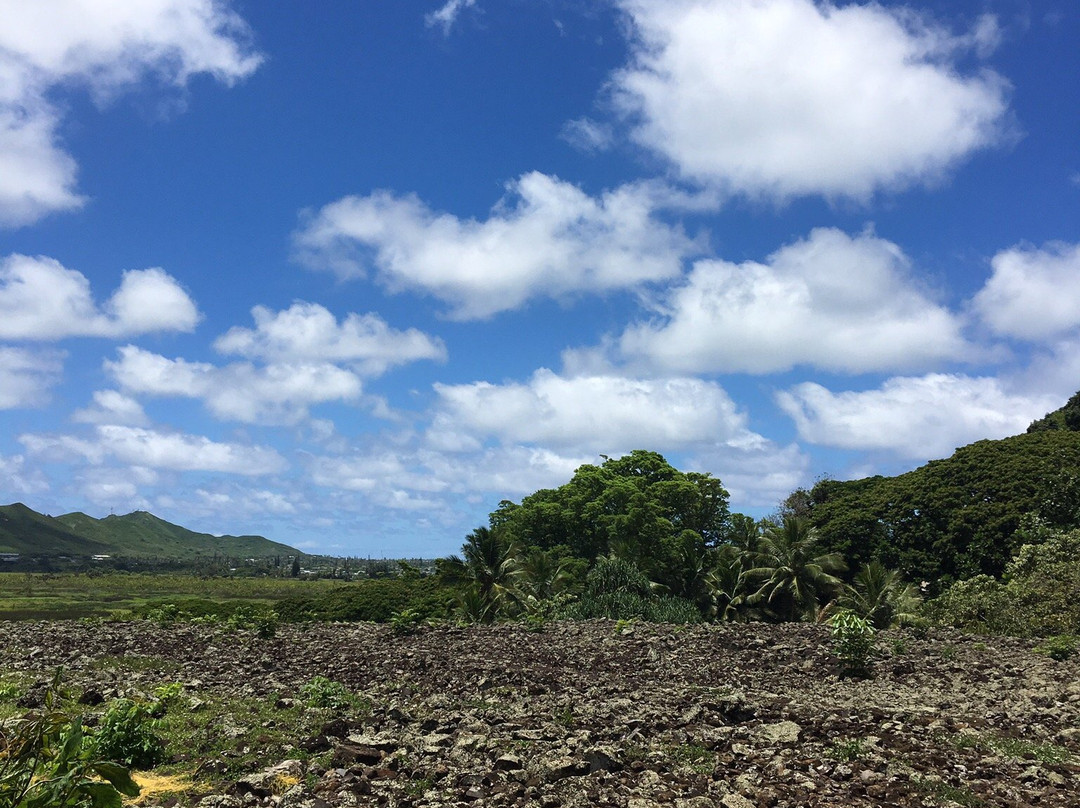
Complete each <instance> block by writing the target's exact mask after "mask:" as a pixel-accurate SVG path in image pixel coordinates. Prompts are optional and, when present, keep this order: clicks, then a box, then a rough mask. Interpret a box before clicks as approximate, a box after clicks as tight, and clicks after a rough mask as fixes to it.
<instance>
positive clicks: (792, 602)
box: [747, 516, 845, 620]
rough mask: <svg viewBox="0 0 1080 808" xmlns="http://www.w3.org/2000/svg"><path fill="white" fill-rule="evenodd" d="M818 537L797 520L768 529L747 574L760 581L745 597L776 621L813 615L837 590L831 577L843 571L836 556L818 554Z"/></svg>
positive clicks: (789, 518) (837, 583)
mask: <svg viewBox="0 0 1080 808" xmlns="http://www.w3.org/2000/svg"><path fill="white" fill-rule="evenodd" d="M818 549H819V548H818V533H817V531H816V530H815V529H814V528H813V527H812V526H811V525H810V523H809V522H808V521H807V520H806V519H803V518H801V517H798V516H787V517H784V520H783V522H782V523H780V524H778V525H777V524H774V525H770V526H769V527H768V528H767V529H766V531H765V534H764V536H762V539H761V550H760V552H759V553H758V555H757V557H756V559H755V560H756V562H757V566H755V567H754V568H752V569H751V570H749V571H748V572H747V575H748V577H749V578H750V579H751V580H754V581H761V584H760V586H759V587H758V589H757V591H756V592H754V593H753V595H751V596H750V597H749V600H750V602H751V603H757V604H762V605H763V606H764V608H766V609H767V610H768V614H769V615H770V616H772V617H773V618H774V619H779V620H799V619H800V618H803V617H807V616H812V615H814V614H815V613H816V611H817V609H818V607H819V605H820V604H821V603H822V602H823V601H826V600H828V599H830V598H831V597H832V596H833V595H834V594H835V593H837V592H838V591H839V590H840V588H841V581H840V579H839V578H837V577H836V575H835V574H834V573H839V572H842V571H843V570H844V569H845V566H844V560H843V559H842V558H841V557H840V555H839V554H837V553H823V554H818Z"/></svg>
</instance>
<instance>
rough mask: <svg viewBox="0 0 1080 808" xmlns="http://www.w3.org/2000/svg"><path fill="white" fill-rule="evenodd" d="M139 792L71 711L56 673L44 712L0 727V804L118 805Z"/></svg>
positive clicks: (36, 807) (33, 807)
mask: <svg viewBox="0 0 1080 808" xmlns="http://www.w3.org/2000/svg"><path fill="white" fill-rule="evenodd" d="M121 795H125V796H128V797H136V796H138V795H139V786H138V785H137V784H136V783H135V781H134V780H132V779H131V775H130V773H129V772H128V770H127V769H126V768H125V767H124V766H121V765H119V764H118V763H115V762H112V761H109V760H106V759H103V758H102V756H101V750H100V747H99V746H98V745H97V744H96V743H93V742H92V741H91V739H89V738H88V737H87V736H86V734H85V731H84V729H83V725H82V719H81V718H80V717H79V716H77V715H75V714H74V713H72V712H70V711H69V709H68V707H67V697H66V694H65V693H64V692H63V691H62V690H61V688H60V674H59V672H58V673H57V675H56V677H55V678H54V680H53V683H52V686H51V687H50V688H49V690H48V691H47V692H46V694H45V701H44V706H43V708H42V709H41V710H40V711H37V712H34V713H29V714H27V715H25V716H23V717H22V718H19V719H16V720H14V721H9V722H6V723H5V724H4V725H3V726H2V727H0V805H2V806H5V808H7V806H11V808H68V806H70V807H71V808H75V807H76V806H78V808H120V805H121V802H122V800H121Z"/></svg>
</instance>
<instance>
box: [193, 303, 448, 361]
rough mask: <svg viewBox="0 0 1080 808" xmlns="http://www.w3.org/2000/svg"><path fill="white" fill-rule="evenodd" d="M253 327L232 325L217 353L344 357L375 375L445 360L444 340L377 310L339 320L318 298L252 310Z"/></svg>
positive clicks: (219, 342)
mask: <svg viewBox="0 0 1080 808" xmlns="http://www.w3.org/2000/svg"><path fill="white" fill-rule="evenodd" d="M251 314H252V316H253V317H254V318H255V328H253V329H252V328H240V327H236V328H232V329H230V330H229V331H228V332H227V333H226V334H224V335H222V336H221V337H219V338H218V339H217V341H215V343H214V348H215V349H216V350H217V351H218V352H219V353H224V354H237V355H239V356H244V357H247V358H249V359H262V360H266V361H270V362H345V363H348V364H350V365H352V366H354V367H356V368H357V369H358V370H359V371H360V372H362V373H365V374H368V375H377V374H379V373H382V372H383V371H385V370H386V369H387V368H389V367H392V366H394V365H400V364H405V363H407V362H415V361H417V360H420V359H434V360H438V361H444V360H445V359H446V346H445V345H444V344H443V342H442V340H439V339H437V338H434V337H430V336H428V335H427V334H425V333H423V332H422V331H419V330H417V329H415V328H410V329H408V330H407V331H398V330H396V329H393V328H391V327H390V326H389V325H387V323H386V321H385V320H383V319H382V318H381V317H379V316H378V315H376V314H362V315H361V314H349V315H347V316H346V317H345V320H344V321H343V322H341V323H340V324H339V323H338V321H337V319H336V318H335V317H334V315H333V314H331V313H330V312H329V311H328V310H327V309H325V308H323V307H322V306H320V305H318V304H316V303H304V302H297V303H294V304H293V305H292V306H291V307H289V308H288V309H286V310H284V311H279V312H274V311H271V310H270V309H268V308H266V307H264V306H256V307H255V308H253V309H252V310H251Z"/></svg>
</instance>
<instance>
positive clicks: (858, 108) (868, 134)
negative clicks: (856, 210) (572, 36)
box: [612, 0, 1007, 200]
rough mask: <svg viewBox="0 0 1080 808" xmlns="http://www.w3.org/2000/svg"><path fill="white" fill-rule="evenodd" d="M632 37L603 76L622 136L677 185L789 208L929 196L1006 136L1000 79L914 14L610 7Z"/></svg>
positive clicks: (692, 1)
mask: <svg viewBox="0 0 1080 808" xmlns="http://www.w3.org/2000/svg"><path fill="white" fill-rule="evenodd" d="M619 5H620V6H621V7H622V8H623V10H624V11H625V12H626V13H627V15H628V17H629V19H630V20H631V22H632V26H633V31H634V34H635V37H634V39H633V41H632V43H631V47H632V55H631V59H630V62H629V64H628V65H627V66H626V67H624V68H622V69H620V70H618V71H616V72H615V73H614V75H613V77H612V90H613V94H614V100H615V103H616V106H617V108H618V109H619V110H620V111H621V112H622V114H623V115H625V116H626V118H627V119H628V120H629V121H630V124H631V127H632V131H631V136H632V137H633V138H634V139H635V140H636V141H637V142H638V143H640V144H641V145H643V146H645V147H646V148H648V149H650V150H652V151H654V152H656V153H658V154H659V155H661V156H663V157H664V158H666V159H667V160H669V161H670V162H671V164H672V165H673V166H674V167H675V169H676V170H677V172H678V173H679V174H680V175H681V176H682V177H684V178H686V179H688V180H691V181H694V182H698V183H702V184H706V185H716V186H719V187H721V188H723V189H724V190H726V191H729V192H732V193H740V194H747V195H750V196H755V197H758V196H764V197H769V198H774V199H779V200H784V199H787V198H790V197H794V196H801V195H807V194H824V195H826V196H829V197H854V198H859V199H865V198H868V197H870V196H871V195H872V194H873V193H875V192H876V191H879V190H883V189H884V190H891V189H897V188H902V187H905V186H910V185H915V184H925V183H931V182H933V181H934V180H936V179H937V178H939V177H940V176H941V175H942V174H943V172H945V171H947V170H948V169H950V168H952V167H953V166H954V165H955V164H956V163H957V162H959V161H960V160H962V159H964V158H965V157H967V156H969V155H970V154H971V153H972V152H973V151H975V150H978V149H981V148H985V147H988V146H991V145H993V144H995V143H997V142H999V141H1000V140H1001V139H1002V137H1003V134H1004V132H1005V130H1006V128H1007V126H1006V123H1005V119H1006V113H1007V102H1006V91H1007V86H1006V82H1005V81H1004V79H1002V78H1001V77H1000V76H999V75H997V74H995V73H993V72H991V71H990V70H988V69H985V68H983V69H979V70H975V71H971V72H968V73H965V72H964V70H962V69H961V67H960V66H959V61H960V60H961V59H962V58H964V57H966V56H968V55H969V54H972V53H973V54H974V55H976V56H977V57H983V56H985V55H986V54H987V53H988V52H989V51H990V50H991V49H992V48H993V46H994V44H996V41H997V38H998V32H997V26H996V24H995V23H994V20H993V18H983V19H981V20H980V21H979V22H977V23H976V24H975V25H974V26H973V28H972V30H971V31H970V32H968V33H965V34H961V35H954V34H953V33H951V32H949V31H948V30H946V29H945V28H943V27H942V26H940V25H938V24H936V23H935V22H934V21H932V20H931V19H929V18H928V17H923V16H919V15H917V14H916V13H915V12H913V11H911V10H910V9H907V8H887V7H885V6H884V5H881V4H877V3H871V4H865V5H860V4H854V3H852V4H845V5H843V6H836V5H833V4H832V3H819V2H814V0H671V2H665V3H655V2H651V0H619Z"/></svg>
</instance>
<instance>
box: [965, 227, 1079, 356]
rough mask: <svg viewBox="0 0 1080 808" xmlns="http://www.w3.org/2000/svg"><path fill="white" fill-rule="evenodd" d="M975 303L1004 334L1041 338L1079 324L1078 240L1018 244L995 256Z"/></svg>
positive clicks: (1057, 333)
mask: <svg viewBox="0 0 1080 808" xmlns="http://www.w3.org/2000/svg"><path fill="white" fill-rule="evenodd" d="M991 266H992V267H993V270H994V272H993V275H992V276H991V277H990V279H989V280H988V281H987V282H986V285H985V286H984V287H983V288H982V289H981V290H980V291H979V293H978V294H977V295H975V299H974V301H973V303H974V309H975V311H976V312H977V313H978V314H979V316H980V317H981V318H982V319H983V321H984V322H985V323H986V324H987V325H988V326H989V327H990V329H991V330H992V331H993V332H994V333H996V334H1000V335H1002V336H1008V337H1017V338H1019V339H1024V340H1031V341H1040V340H1048V339H1052V338H1056V337H1061V336H1064V335H1066V334H1067V333H1068V332H1071V331H1074V330H1075V329H1076V328H1077V327H1080V244H1064V243H1061V242H1056V243H1052V244H1047V245H1046V246H1044V247H1043V248H1042V249H1035V248H1034V247H1028V246H1017V247H1013V248H1012V249H1009V250H1005V251H1003V252H999V253H998V254H997V255H995V256H994V258H993V260H992V261H991Z"/></svg>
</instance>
